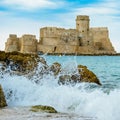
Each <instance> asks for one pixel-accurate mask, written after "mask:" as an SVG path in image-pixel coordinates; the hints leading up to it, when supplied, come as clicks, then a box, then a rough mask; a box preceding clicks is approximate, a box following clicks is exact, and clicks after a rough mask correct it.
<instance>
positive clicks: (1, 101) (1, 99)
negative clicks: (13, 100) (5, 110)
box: [0, 85, 7, 108]
mask: <svg viewBox="0 0 120 120" xmlns="http://www.w3.org/2000/svg"><path fill="white" fill-rule="evenodd" d="M5 106H7V103H6V100H5V96H4V93H3V90H2V87H1V85H0V108H2V107H5Z"/></svg>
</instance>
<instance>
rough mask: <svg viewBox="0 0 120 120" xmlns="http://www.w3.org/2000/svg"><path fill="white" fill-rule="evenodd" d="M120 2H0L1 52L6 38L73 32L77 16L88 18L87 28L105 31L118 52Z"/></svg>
mask: <svg viewBox="0 0 120 120" xmlns="http://www.w3.org/2000/svg"><path fill="white" fill-rule="evenodd" d="M119 6H120V1H119V0H0V50H4V48H5V42H6V41H7V38H8V37H9V34H17V36H18V37H20V36H22V35H23V34H33V35H36V37H37V39H39V38H40V36H39V33H40V28H42V27H46V26H51V27H55V26H56V27H61V28H66V29H68V28H75V27H76V26H75V25H76V23H75V19H76V16H77V15H88V16H89V17H90V27H108V29H109V37H110V40H111V42H112V44H113V46H114V48H115V50H116V51H117V52H120V36H119V35H120V7H119Z"/></svg>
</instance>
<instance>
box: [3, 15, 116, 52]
mask: <svg viewBox="0 0 120 120" xmlns="http://www.w3.org/2000/svg"><path fill="white" fill-rule="evenodd" d="M89 21H90V20H89V16H85V15H79V16H77V18H76V29H64V28H57V27H44V28H41V29H40V40H39V41H38V40H37V39H36V37H35V35H28V34H25V35H23V36H22V37H21V38H18V37H17V35H10V36H9V38H8V39H7V42H6V44H5V51H6V52H12V51H18V52H21V53H38V52H40V53H43V54H44V53H50V54H64V53H65V54H115V53H116V52H115V50H114V48H113V46H112V44H111V42H110V39H109V33H108V29H107V27H97V28H90V27H89Z"/></svg>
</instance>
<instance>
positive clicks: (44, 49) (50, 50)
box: [37, 44, 55, 53]
mask: <svg viewBox="0 0 120 120" xmlns="http://www.w3.org/2000/svg"><path fill="white" fill-rule="evenodd" d="M54 47H55V46H53V45H41V44H38V45H37V51H38V52H43V53H53V51H54Z"/></svg>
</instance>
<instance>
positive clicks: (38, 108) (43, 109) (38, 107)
mask: <svg viewBox="0 0 120 120" xmlns="http://www.w3.org/2000/svg"><path fill="white" fill-rule="evenodd" d="M30 111H33V112H47V113H57V111H56V110H55V109H54V108H53V107H51V106H43V105H36V106H32V107H31V109H30Z"/></svg>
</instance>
